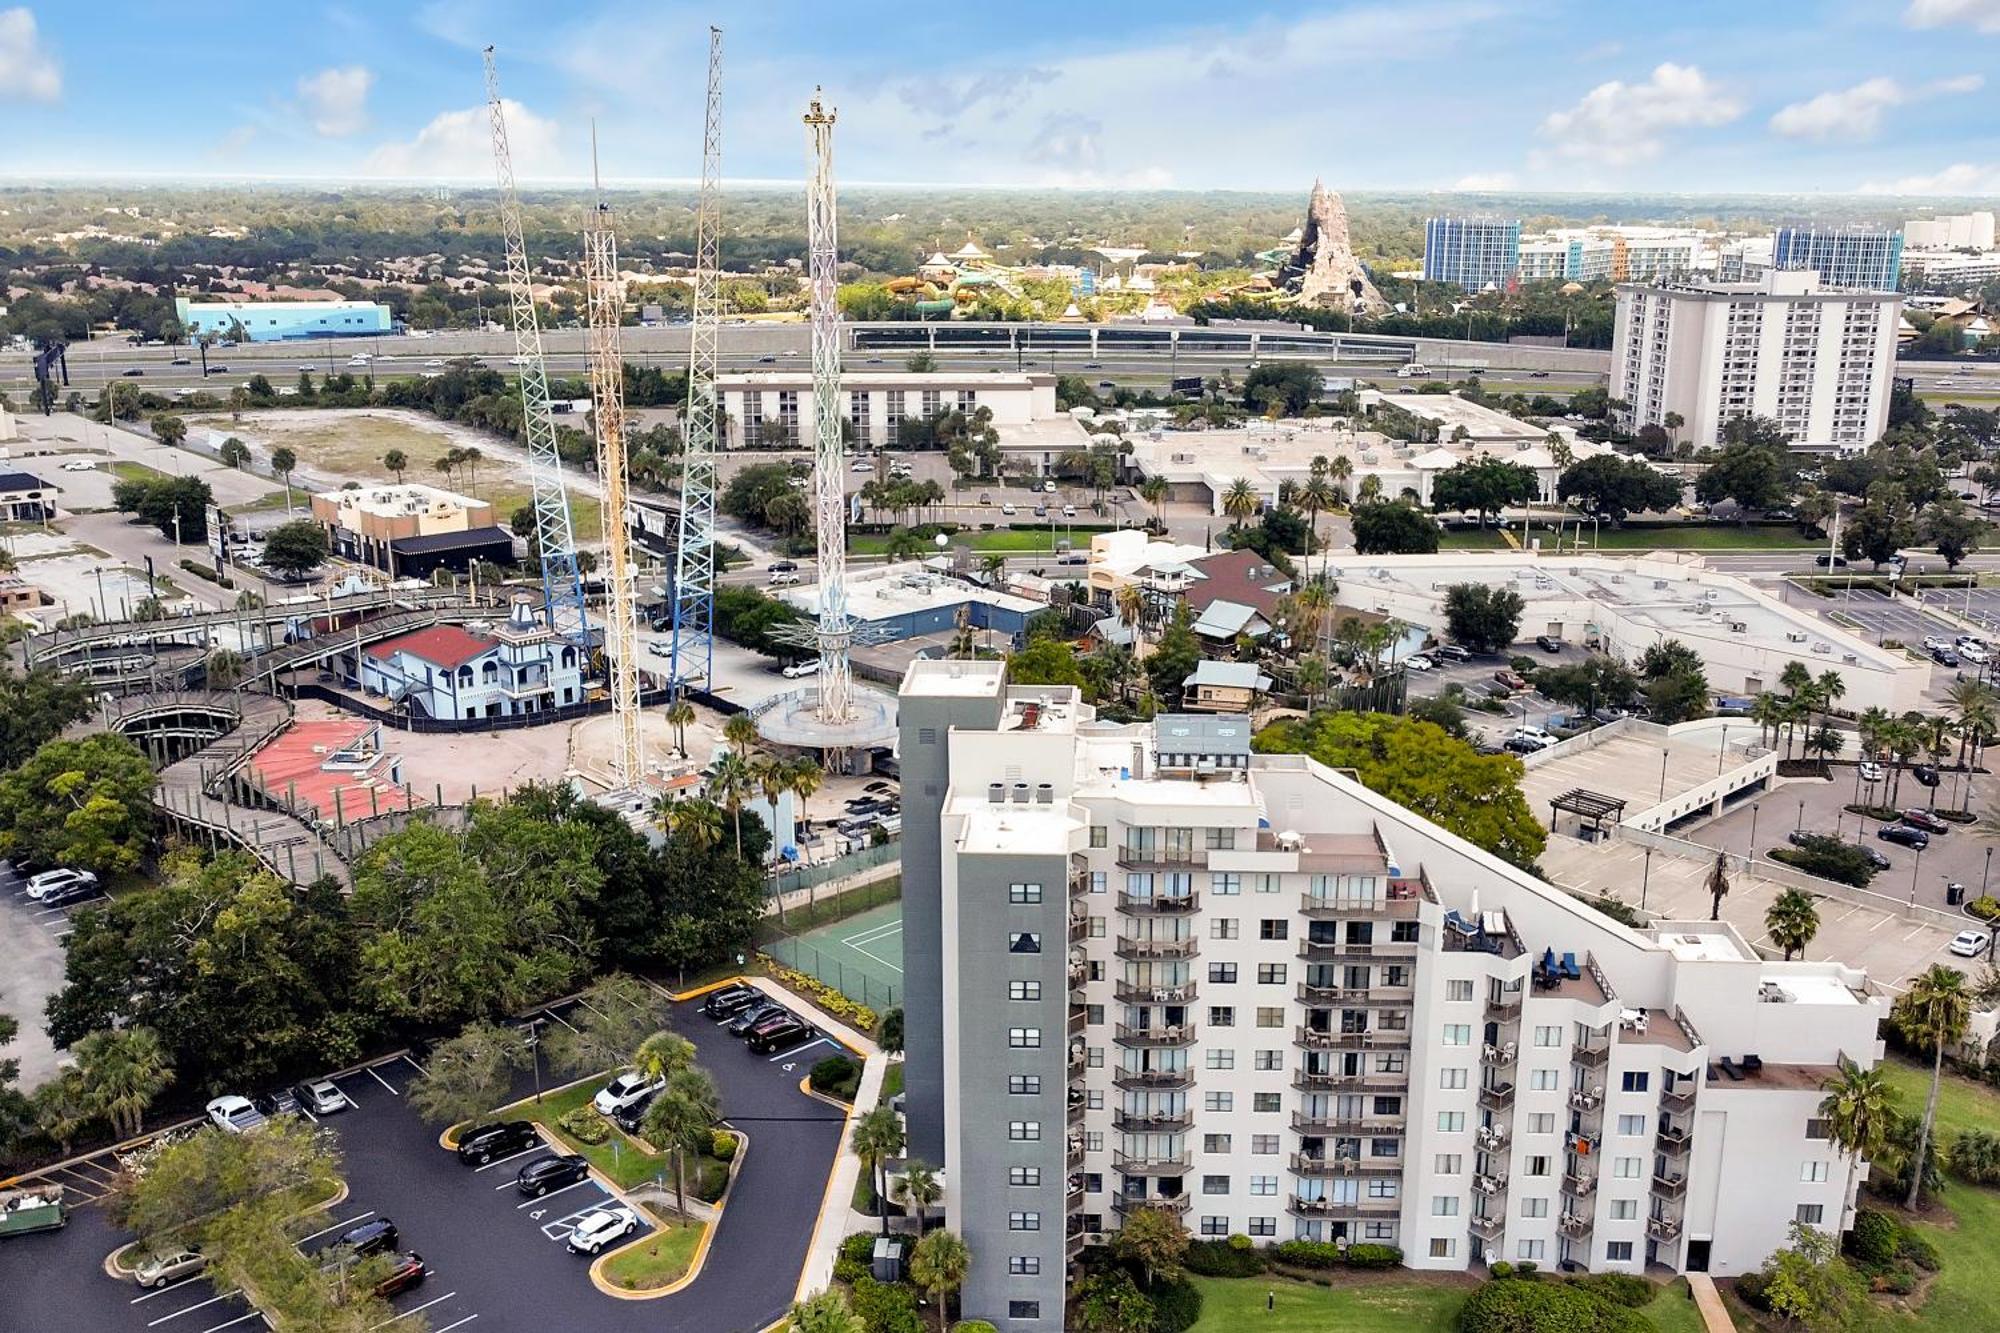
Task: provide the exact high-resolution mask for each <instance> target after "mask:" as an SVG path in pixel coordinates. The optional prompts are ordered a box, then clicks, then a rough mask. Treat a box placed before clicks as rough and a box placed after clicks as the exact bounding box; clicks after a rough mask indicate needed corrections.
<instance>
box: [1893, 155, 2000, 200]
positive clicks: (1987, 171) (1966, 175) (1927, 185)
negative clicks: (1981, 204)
mask: <svg viewBox="0 0 2000 1333" xmlns="http://www.w3.org/2000/svg"><path fill="white" fill-rule="evenodd" d="M1861 193H1862V194H1943V195H1967V194H2000V163H1987V164H1984V165H1979V164H1975V163H1971V162H1956V163H1953V164H1952V165H1951V166H1948V167H1946V168H1945V169H1944V170H1942V171H1934V172H1932V173H1931V174H1930V175H1928V176H1904V177H1902V178H1901V179H1900V180H1892V181H1869V182H1868V183H1867V184H1865V185H1863V186H1862V187H1861Z"/></svg>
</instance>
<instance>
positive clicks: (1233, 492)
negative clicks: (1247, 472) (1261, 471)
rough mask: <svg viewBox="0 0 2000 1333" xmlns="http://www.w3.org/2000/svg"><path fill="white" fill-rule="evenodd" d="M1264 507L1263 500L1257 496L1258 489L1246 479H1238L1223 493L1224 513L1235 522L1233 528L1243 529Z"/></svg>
mask: <svg viewBox="0 0 2000 1333" xmlns="http://www.w3.org/2000/svg"><path fill="white" fill-rule="evenodd" d="M1263 507H1264V501H1263V498H1262V497H1261V496H1259V495H1258V494H1257V488H1256V487H1254V486H1252V485H1251V484H1250V482H1249V479H1248V478H1246V477H1238V478H1236V480H1234V481H1232V482H1230V483H1229V489H1228V490H1226V491H1224V492H1223V493H1222V512H1223V514H1224V516H1226V517H1228V518H1230V519H1232V520H1234V522H1233V523H1232V525H1231V526H1233V527H1238V528H1240V527H1242V526H1243V524H1244V522H1245V521H1246V520H1248V519H1250V518H1253V517H1255V515H1256V513H1257V511H1258V510H1259V509H1262V508H1263Z"/></svg>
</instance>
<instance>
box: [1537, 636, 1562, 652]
mask: <svg viewBox="0 0 2000 1333" xmlns="http://www.w3.org/2000/svg"><path fill="white" fill-rule="evenodd" d="M1535 647H1537V648H1539V649H1541V650H1542V651H1543V652H1545V653H1559V652H1561V651H1562V650H1563V641H1562V640H1561V639H1559V638H1557V637H1556V636H1555V635H1553V634H1537V635H1536V636H1535Z"/></svg>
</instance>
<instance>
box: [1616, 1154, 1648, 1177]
mask: <svg viewBox="0 0 2000 1333" xmlns="http://www.w3.org/2000/svg"><path fill="white" fill-rule="evenodd" d="M1642 1164H1643V1162H1642V1159H1640V1158H1637V1157H1614V1158H1612V1159H1611V1174H1612V1175H1613V1176H1614V1177H1615V1178H1617V1179H1619V1180H1637V1179H1638V1178H1639V1168H1640V1166H1641V1165H1642Z"/></svg>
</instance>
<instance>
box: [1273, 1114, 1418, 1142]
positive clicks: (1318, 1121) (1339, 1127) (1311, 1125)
mask: <svg viewBox="0 0 2000 1333" xmlns="http://www.w3.org/2000/svg"><path fill="white" fill-rule="evenodd" d="M1292 1128H1293V1129H1294V1130H1295V1131H1297V1132H1298V1133H1300V1134H1305V1135H1308V1136H1310V1137H1313V1138H1322V1139H1323V1138H1329V1137H1334V1136H1337V1135H1361V1136H1364V1137H1368V1138H1391V1137H1400V1136H1401V1135H1403V1134H1406V1133H1408V1132H1409V1129H1408V1126H1407V1125H1406V1124H1405V1123H1404V1122H1403V1121H1402V1120H1401V1119H1400V1118H1398V1117H1395V1116H1376V1115H1368V1116H1360V1115H1326V1116H1314V1115H1307V1114H1306V1113H1305V1112H1304V1111H1294V1112H1292Z"/></svg>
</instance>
